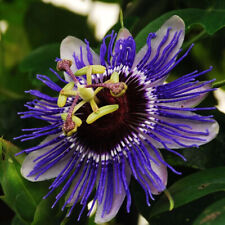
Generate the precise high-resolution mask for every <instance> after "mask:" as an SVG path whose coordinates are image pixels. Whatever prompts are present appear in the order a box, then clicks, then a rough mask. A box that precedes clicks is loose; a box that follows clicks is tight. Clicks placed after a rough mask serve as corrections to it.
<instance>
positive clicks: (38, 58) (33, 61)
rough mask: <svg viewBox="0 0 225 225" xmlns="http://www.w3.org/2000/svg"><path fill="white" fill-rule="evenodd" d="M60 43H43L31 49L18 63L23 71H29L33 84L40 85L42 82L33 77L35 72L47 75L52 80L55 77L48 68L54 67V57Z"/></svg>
mask: <svg viewBox="0 0 225 225" xmlns="http://www.w3.org/2000/svg"><path fill="white" fill-rule="evenodd" d="M59 46H60V44H56V43H55V44H49V45H44V46H42V47H40V48H37V49H35V50H34V51H32V52H31V53H30V54H29V55H28V56H27V57H26V58H25V59H24V60H23V61H22V62H21V64H20V69H21V71H23V72H29V74H30V79H31V82H32V84H33V85H36V86H37V85H39V86H40V85H41V84H42V83H41V82H40V81H38V80H37V79H35V75H36V74H43V75H48V76H49V77H50V78H51V79H52V80H53V81H56V80H57V78H56V76H55V75H53V73H51V72H50V71H49V68H50V67H51V68H55V67H56V62H55V58H56V57H59Z"/></svg>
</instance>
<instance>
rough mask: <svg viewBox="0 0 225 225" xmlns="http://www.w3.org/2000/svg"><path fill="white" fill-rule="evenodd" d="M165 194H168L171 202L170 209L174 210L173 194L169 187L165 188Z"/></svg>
mask: <svg viewBox="0 0 225 225" xmlns="http://www.w3.org/2000/svg"><path fill="white" fill-rule="evenodd" d="M164 194H165V195H166V197H167V198H168V200H169V203H170V207H169V211H172V210H173V209H174V200H173V197H172V196H171V194H170V192H169V191H168V190H167V189H165V191H164Z"/></svg>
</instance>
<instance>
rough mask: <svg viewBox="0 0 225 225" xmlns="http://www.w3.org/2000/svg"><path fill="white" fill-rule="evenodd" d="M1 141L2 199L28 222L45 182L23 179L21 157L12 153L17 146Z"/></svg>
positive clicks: (43, 189)
mask: <svg viewBox="0 0 225 225" xmlns="http://www.w3.org/2000/svg"><path fill="white" fill-rule="evenodd" d="M1 143H2V145H1V148H2V152H3V157H1V160H0V171H1V173H0V183H1V186H2V189H3V193H4V199H3V200H4V202H6V204H7V205H8V206H10V208H12V209H13V210H14V211H15V212H16V214H17V216H18V218H19V219H20V220H21V221H23V222H24V223H28V224H30V222H32V220H33V216H34V213H35V210H36V207H37V205H38V203H39V202H40V200H41V198H42V197H43V196H44V195H45V194H46V192H47V186H46V185H47V183H46V182H43V183H41V184H40V183H32V182H29V181H27V180H25V179H24V178H23V177H22V176H21V174H20V167H21V165H20V163H21V159H20V158H18V159H17V158H15V157H14V155H13V153H14V152H15V151H17V148H16V147H15V146H13V145H12V144H10V143H9V142H6V141H1ZM21 157H22V156H21Z"/></svg>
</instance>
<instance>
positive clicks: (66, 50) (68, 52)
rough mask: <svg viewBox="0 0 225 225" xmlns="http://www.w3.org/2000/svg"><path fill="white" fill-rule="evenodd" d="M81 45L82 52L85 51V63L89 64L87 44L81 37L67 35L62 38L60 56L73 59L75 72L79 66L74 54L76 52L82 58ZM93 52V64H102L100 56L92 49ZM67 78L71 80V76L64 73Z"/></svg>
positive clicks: (72, 67) (72, 68)
mask: <svg viewBox="0 0 225 225" xmlns="http://www.w3.org/2000/svg"><path fill="white" fill-rule="evenodd" d="M80 47H82V53H83V60H84V64H85V65H89V62H88V59H87V49H86V47H87V45H86V44H85V43H84V42H83V41H81V40H80V39H78V38H76V37H72V36H67V37H66V38H65V39H63V40H62V42H61V45H60V58H61V59H69V60H71V61H72V66H71V70H72V71H73V73H75V72H76V71H77V67H76V65H75V62H74V58H73V54H74V52H75V54H76V56H78V57H79V58H80ZM91 53H92V56H93V64H100V60H99V56H98V55H97V54H95V52H94V51H93V50H92V49H91ZM64 75H65V80H66V81H68V82H70V81H71V78H70V77H69V76H68V75H67V74H66V73H64Z"/></svg>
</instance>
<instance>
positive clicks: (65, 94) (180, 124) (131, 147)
mask: <svg viewBox="0 0 225 225" xmlns="http://www.w3.org/2000/svg"><path fill="white" fill-rule="evenodd" d="M106 39H109V44H108V46H107V45H106ZM183 39H184V23H183V21H182V19H181V18H179V17H178V16H173V17H171V18H170V19H169V20H167V21H166V22H165V23H164V24H163V25H162V27H161V28H160V29H159V30H158V31H157V32H156V33H150V34H149V36H148V38H147V44H146V45H145V46H144V47H143V48H142V49H141V50H140V51H139V52H138V53H137V54H136V50H135V41H134V39H133V38H132V36H131V34H130V33H129V31H128V30H127V29H125V28H122V29H121V30H120V31H119V33H118V35H117V34H114V32H112V33H111V34H110V35H107V36H106V37H105V38H104V39H103V42H102V44H101V47H100V55H99V56H98V55H97V54H95V53H94V51H93V50H92V49H91V48H90V46H89V43H88V41H85V42H86V43H84V42H82V41H81V40H79V39H77V38H75V37H71V36H69V37H66V38H65V39H64V40H63V41H62V43H61V47H60V58H59V59H57V69H58V70H60V71H64V75H65V80H64V79H62V78H61V77H60V76H59V74H58V73H57V72H56V71H54V70H52V69H51V71H52V72H53V73H54V74H55V75H56V76H57V77H58V79H59V80H60V81H61V82H62V83H63V87H60V86H59V85H58V84H56V83H54V82H53V81H52V80H51V79H50V78H49V77H47V76H44V75H37V78H38V79H39V80H41V81H42V82H43V83H44V84H46V85H47V86H48V87H50V88H51V89H52V90H53V91H55V93H54V97H51V96H49V95H46V94H43V93H41V92H39V91H37V90H30V91H28V93H30V94H32V95H34V96H36V97H38V98H39V100H33V101H31V102H28V103H27V104H26V105H25V106H26V107H27V108H28V111H26V112H22V113H20V114H21V115H22V116H21V117H22V118H30V117H31V118H36V119H40V120H44V121H46V123H47V125H46V126H44V127H39V128H31V129H24V130H23V131H26V132H27V131H28V132H30V133H29V134H24V135H22V136H20V137H19V138H20V139H21V141H26V140H32V139H35V138H39V137H43V136H46V138H45V139H44V141H42V142H41V143H40V144H39V145H38V146H34V147H31V148H28V149H25V150H23V151H22V152H23V153H27V154H28V156H27V157H26V159H25V160H24V162H23V165H22V169H21V173H22V175H23V176H24V177H25V178H26V179H28V180H30V181H33V182H34V181H42V180H47V179H52V178H54V181H53V183H52V184H51V186H50V192H49V193H48V194H47V196H48V195H49V194H50V193H52V192H53V191H54V190H55V189H56V188H58V187H59V186H60V187H61V191H60V192H59V193H58V195H57V196H56V201H55V203H54V204H53V206H54V205H55V204H56V203H57V202H58V201H59V199H61V198H62V197H64V196H65V204H64V206H63V209H64V208H65V207H67V206H69V207H71V209H70V210H69V213H68V216H69V215H70V214H71V212H72V210H73V208H74V206H75V205H76V204H77V203H78V202H79V203H80V204H81V205H82V206H83V208H82V209H81V212H80V216H81V214H82V212H83V210H84V209H85V208H86V206H87V204H88V203H89V202H90V201H91V200H93V202H92V206H91V208H90V210H89V212H88V215H90V213H91V211H92V209H93V206H94V204H95V203H97V212H96V217H95V222H96V223H103V222H106V221H109V220H111V219H112V218H113V217H114V216H115V215H116V214H117V212H118V210H119V208H120V206H121V205H122V203H123V201H124V199H125V198H127V211H128V212H129V211H130V205H131V194H130V190H129V182H130V178H131V175H133V176H134V178H135V179H136V180H137V182H138V183H139V184H140V185H141V186H142V188H143V190H144V191H145V194H146V200H147V204H148V205H150V203H149V198H151V199H153V195H156V194H159V193H160V192H162V191H164V190H165V187H166V184H167V167H168V168H170V169H171V170H172V171H174V172H175V173H178V172H177V171H176V170H175V169H174V168H173V167H171V166H170V165H169V164H167V163H166V162H165V161H164V159H163V157H162V155H161V153H160V152H159V150H158V149H162V148H163V149H164V150H163V151H169V152H172V153H174V154H177V155H178V156H180V157H182V158H183V159H184V157H183V156H182V155H181V154H179V152H177V151H175V150H172V149H177V148H184V147H198V146H199V145H202V144H205V143H207V142H209V141H211V140H212V139H213V138H214V137H215V136H216V134H217V133H218V124H217V122H216V121H215V120H213V119H212V118H211V116H201V115H197V114H195V113H194V112H193V111H197V110H211V109H212V107H211V108H193V106H195V105H197V104H198V103H199V102H200V101H201V100H202V99H203V98H204V97H205V95H206V94H207V92H209V91H211V90H213V89H212V88H211V83H212V82H213V81H212V80H211V81H204V82H200V81H198V80H196V78H197V77H199V76H200V75H203V74H205V73H206V72H208V71H210V70H211V68H210V69H208V70H206V71H203V72H198V71H194V72H191V73H188V74H186V75H184V76H181V77H180V78H178V79H176V80H174V81H172V82H169V83H165V80H166V78H167V76H168V74H169V73H170V71H171V70H172V69H173V68H174V67H175V66H176V65H177V64H178V63H180V61H181V60H183V59H184V57H186V56H187V54H188V52H189V51H190V49H191V47H192V46H191V47H190V48H189V49H188V50H187V52H186V53H185V54H184V55H183V56H181V57H178V54H179V53H180V51H181V50H180V47H181V45H182V42H183ZM92 192H94V195H93V196H94V197H93V199H91V198H90V196H91V193H92ZM80 216H79V218H80ZM79 218H78V219H79Z"/></svg>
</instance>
